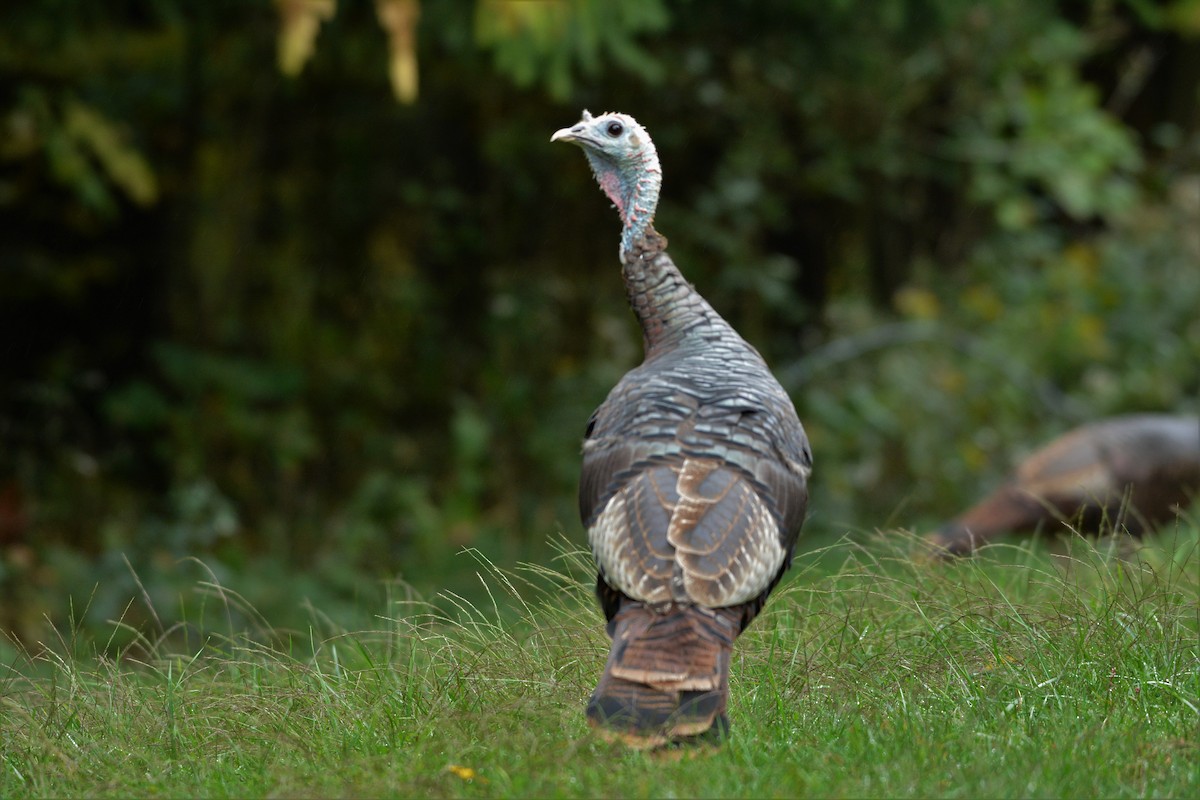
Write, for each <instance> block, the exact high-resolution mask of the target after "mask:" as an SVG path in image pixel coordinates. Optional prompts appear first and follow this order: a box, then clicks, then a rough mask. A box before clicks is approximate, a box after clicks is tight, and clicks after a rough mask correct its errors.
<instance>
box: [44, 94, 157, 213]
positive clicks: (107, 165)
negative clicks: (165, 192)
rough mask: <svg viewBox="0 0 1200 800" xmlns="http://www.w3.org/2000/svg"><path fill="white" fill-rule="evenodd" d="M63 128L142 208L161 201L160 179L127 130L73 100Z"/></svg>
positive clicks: (64, 109) (65, 111)
mask: <svg viewBox="0 0 1200 800" xmlns="http://www.w3.org/2000/svg"><path fill="white" fill-rule="evenodd" d="M63 127H64V128H65V129H66V131H67V132H68V133H69V134H70V136H71V138H72V139H74V140H75V141H77V142H80V143H82V144H83V145H85V146H86V147H87V148H88V149H90V150H91V152H92V155H93V156H95V158H96V161H97V162H98V163H99V164H100V166H101V167H102V168H103V169H104V171H105V172H106V173H107V174H108V177H109V178H110V179H111V180H112V182H113V183H115V184H116V185H117V186H119V187H121V190H122V191H124V192H125V194H126V195H127V196H128V197H129V199H130V200H132V201H133V202H135V203H137V204H138V205H139V206H150V205H153V204H154V203H155V201H157V200H158V178H157V177H155V175H154V170H152V169H151V168H150V164H149V163H148V162H147V161H146V159H145V158H143V157H142V154H141V153H139V152H138V151H137V150H136V149H134V148H133V147H132V146H130V144H129V143H128V142H127V141H126V136H125V135H124V133H123V131H122V130H121V129H120V128H119V127H118V126H117V125H115V124H114V123H113V122H111V121H110V120H109V119H108V118H107V117H105V116H104V115H103V114H101V113H100V112H99V111H97V110H96V109H94V108H92V107H91V106H89V105H87V104H86V103H81V102H79V101H77V100H72V101H69V102H68V103H66V105H65V107H64V108H63Z"/></svg>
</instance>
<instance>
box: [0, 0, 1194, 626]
mask: <svg viewBox="0 0 1200 800" xmlns="http://www.w3.org/2000/svg"><path fill="white" fill-rule="evenodd" d="M420 11H421V14H420V22H419V26H418V28H417V33H416V40H415V41H416V48H417V50H416V57H417V58H418V60H419V62H420V65H421V68H420V76H421V78H420V80H421V83H422V85H421V92H420V99H419V100H418V101H417V102H416V103H415V104H413V105H409V106H401V105H398V104H396V103H395V101H394V100H393V98H392V96H391V94H390V92H389V90H388V72H387V64H388V40H387V38H386V36H385V34H384V32H383V31H382V30H381V29H380V26H379V23H378V21H377V20H376V18H375V15H374V13H373V10H372V8H371V7H370V4H366V3H352V2H343V3H341V4H339V7H338V9H337V13H336V14H335V15H334V16H333V17H332V18H330V19H328V20H323V21H322V25H321V28H320V32H319V34H318V35H317V37H316V39H315V49H314V50H313V51H312V55H311V57H310V59H309V60H308V62H307V63H305V64H304V65H303V70H302V71H299V74H298V75H297V76H295V77H289V76H285V75H283V74H281V73H280V72H279V70H278V68H277V67H276V64H275V55H274V54H275V43H276V37H278V36H279V35H280V22H279V18H278V16H277V14H276V8H275V5H274V4H272V3H271V2H268V0H260V2H256V3H247V2H243V1H242V0H213V1H212V2H205V3H188V2H184V0H141V1H140V2H138V1H135V0H128V1H127V2H120V3H106V4H95V3H85V2H81V0H75V1H74V2H61V1H60V0H56V2H49V0H33V1H32V2H26V3H21V4H9V6H8V7H6V8H5V10H4V11H3V12H0V15H2V17H3V19H2V22H0V228H2V230H3V235H2V236H0V348H2V358H0V611H2V618H0V627H3V628H4V629H8V630H15V631H17V632H18V633H19V634H20V635H22V636H24V637H27V638H28V637H36V636H37V635H39V634H38V632H39V630H40V627H39V626H40V625H41V619H42V617H43V615H44V614H49V616H50V618H51V619H56V620H61V619H62V618H63V617H64V615H65V614H66V613H67V611H66V609H67V608H68V607H69V606H70V607H73V608H74V609H75V613H76V614H77V615H78V618H79V619H80V624H91V623H95V622H97V621H101V620H104V619H111V618H116V617H118V616H121V615H122V613H126V614H130V615H133V617H132V618H130V623H131V624H132V625H135V626H136V625H137V624H138V623H139V620H138V619H137V618H136V613H137V612H136V611H123V609H125V605H126V604H127V601H128V599H129V598H130V597H132V596H135V595H136V594H138V593H139V592H142V591H144V592H146V593H147V594H149V595H151V596H152V598H153V599H154V604H153V607H154V608H157V609H160V610H164V609H170V608H172V607H173V606H172V604H173V602H175V601H173V599H172V598H175V597H177V589H178V587H179V586H180V585H184V584H189V583H190V582H193V581H194V580H196V577H197V575H198V574H203V575H207V579H211V580H215V581H217V582H221V583H224V584H226V585H228V584H230V583H233V584H235V585H236V586H237V587H238V589H239V590H240V591H242V592H244V593H246V594H248V595H251V596H252V600H253V602H254V605H255V606H256V607H258V608H259V609H260V610H262V611H263V612H264V613H266V614H268V615H272V618H273V619H275V620H278V622H277V623H276V624H278V625H285V624H288V620H291V619H294V618H295V615H296V612H297V609H298V608H299V606H300V600H301V599H302V598H308V599H310V600H311V601H312V602H313V603H314V604H315V605H317V606H319V607H320V608H322V609H323V610H325V611H327V612H329V613H336V612H337V610H338V609H342V608H348V607H349V606H350V605H352V604H353V600H354V598H355V597H356V596H357V595H358V593H360V592H362V591H364V587H365V586H369V585H372V584H373V583H374V582H377V581H384V580H392V579H395V578H399V579H401V580H405V581H410V582H412V583H413V584H415V585H416V586H418V587H419V588H422V589H429V588H432V587H435V586H450V587H452V588H454V589H456V590H459V591H473V589H471V585H472V583H473V581H474V579H473V577H472V576H471V575H468V574H465V573H464V571H463V570H462V569H461V568H460V567H459V565H458V562H456V561H455V560H454V554H455V553H456V552H458V551H459V550H460V549H461V548H462V547H465V546H473V547H478V548H480V549H481V550H483V551H484V552H486V553H487V554H488V556H489V557H490V558H491V559H492V560H493V561H496V562H499V563H507V562H511V561H513V560H515V559H518V558H521V557H533V558H536V557H539V555H540V554H541V553H543V552H544V550H543V546H544V543H545V542H546V541H547V540H548V539H549V538H550V537H552V536H553V535H555V533H556V532H558V531H560V530H565V531H567V533H568V535H570V536H572V537H574V538H577V539H581V538H582V532H581V531H580V530H579V525H578V523H577V521H576V513H575V501H574V491H575V480H576V475H577V469H578V447H579V440H580V436H581V433H582V428H583V424H584V422H585V421H586V419H587V416H588V414H589V413H590V411H591V409H592V408H593V407H594V406H595V405H596V404H597V403H599V402H600V401H601V400H602V399H603V397H604V395H605V393H606V392H607V390H608V388H609V387H610V386H611V385H612V384H613V383H614V382H615V381H616V380H617V378H618V377H619V376H620V375H621V374H622V373H623V372H624V371H625V370H626V369H628V368H629V367H631V366H632V365H633V364H635V363H636V362H637V360H638V358H639V355H640V353H639V348H640V338H639V336H638V332H637V331H636V330H635V328H634V323H633V321H632V317H631V315H630V314H629V312H628V310H627V308H626V306H625V303H624V295H623V289H622V287H621V285H620V279H619V273H618V270H617V266H616V249H617V247H616V244H617V239H618V224H619V223H618V220H617V218H616V215H615V214H613V213H612V212H611V210H609V209H607V207H606V203H604V201H603V199H602V197H601V196H600V194H599V193H598V192H597V191H596V189H595V187H594V185H593V184H592V181H591V177H590V175H589V173H588V170H587V169H586V167H585V165H584V164H583V162H582V160H581V159H580V158H579V157H578V153H576V152H574V151H571V150H569V149H568V148H555V147H551V146H549V143H548V138H549V134H550V133H551V132H552V131H553V130H555V129H556V128H558V127H561V126H563V125H565V124H568V123H570V122H572V121H574V120H575V119H577V117H578V114H579V111H580V109H581V108H582V107H590V108H591V109H592V110H593V111H601V110H622V111H626V112H629V113H632V114H634V115H635V116H637V117H638V118H639V119H640V120H641V121H642V122H643V123H644V124H646V126H647V127H648V128H649V130H650V131H651V132H652V133H653V134H654V136H655V140H656V142H657V143H658V146H659V151H660V153H661V155H662V158H663V161H664V168H665V175H666V182H665V192H664V195H663V200H662V206H661V208H660V213H659V217H658V227H659V228H660V229H661V230H662V231H664V232H665V233H666V234H667V235H668V236H669V237H670V238H671V242H672V252H673V254H674V256H675V258H676V261H677V262H678V263H679V264H680V265H681V266H682V267H683V269H684V270H685V271H686V273H687V274H688V276H689V277H690V278H691V279H692V280H693V281H694V282H695V283H696V285H697V286H698V287H699V288H700V289H701V291H703V292H704V293H705V294H706V296H707V297H709V299H710V300H711V301H712V302H713V303H714V305H715V306H716V307H717V308H718V309H720V310H721V311H722V312H723V313H724V314H725V315H726V316H727V317H728V318H729V319H730V320H731V321H732V322H733V323H734V324H735V325H736V326H737V327H738V328H739V330H741V331H742V332H743V334H744V335H745V336H747V338H749V339H750V340H751V341H752V342H754V343H755V344H756V345H757V346H759V347H760V349H761V350H763V352H764V354H765V355H766V356H767V357H768V360H769V361H770V362H771V363H772V364H773V365H774V366H775V367H776V369H777V372H778V373H779V374H780V376H781V379H782V380H783V381H784V383H785V385H786V386H787V388H788V389H789V390H790V391H791V392H792V395H793V397H794V398H795V400H796V403H797V406H798V408H799V410H800V412H801V417H802V418H803V419H804V420H805V423H806V425H807V427H808V429H809V432H810V436H811V438H812V441H813V447H814V450H815V452H816V457H817V471H816V474H815V477H814V482H813V487H812V490H813V504H812V515H811V518H810V521H809V523H808V526H807V531H808V534H807V535H808V539H807V541H808V542H810V543H811V542H820V541H822V540H823V539H827V538H828V537H831V536H837V535H841V534H843V533H845V532H846V531H851V532H853V533H856V534H857V533H861V532H865V531H870V530H872V529H874V528H882V527H888V526H898V527H905V528H911V529H921V528H922V527H923V526H925V525H927V524H930V523H933V522H935V521H936V520H938V519H939V518H941V517H944V516H948V515H949V514H951V513H952V512H954V511H955V510H956V509H957V508H958V507H959V506H960V505H962V504H964V503H966V502H967V501H969V500H970V499H971V498H972V497H974V496H975V495H977V494H978V493H979V492H980V491H981V489H982V488H983V487H984V486H985V485H987V484H989V483H990V482H992V481H994V480H995V479H996V478H997V477H998V476H999V475H1000V474H1001V473H1002V472H1003V471H1004V470H1005V469H1006V468H1007V467H1008V466H1009V464H1010V463H1011V462H1012V460H1013V459H1014V458H1015V457H1016V456H1018V455H1019V454H1021V453H1022V452H1024V451H1027V450H1028V449H1031V448H1032V447H1033V446H1034V445H1036V444H1037V443H1039V442H1040V441H1041V440H1043V439H1044V438H1045V437H1047V436H1049V435H1051V434H1054V433H1057V432H1060V431H1062V430H1063V429H1065V428H1067V427H1069V426H1070V425H1073V424H1075V423H1078V422H1082V421H1084V420H1087V419H1091V418H1094V417H1096V416H1099V415H1103V414H1110V413H1116V412H1121V411H1129V410H1160V409H1168V410H1184V409H1190V410H1195V409H1196V408H1197V403H1196V396H1197V393H1198V392H1200V368H1198V367H1197V364H1198V363H1200V356H1198V355H1197V354H1198V353H1200V322H1198V321H1197V315H1196V309H1197V308H1200V277H1198V276H1200V271H1198V270H1197V269H1196V264H1197V263H1198V262H1200V240H1198V238H1197V236H1198V234H1197V230H1198V229H1200V224H1198V220H1200V89H1198V87H1200V38H1198V37H1200V21H1198V20H1200V2H1197V1H1196V0H1175V1H1174V2H1162V3H1153V2H1149V0H1138V1H1137V2H1134V1H1133V0H1129V2H1117V1H1116V0H1086V1H1080V2H1069V3H1068V2H1060V3H1054V2H1042V0H997V1H993V2H971V1H970V0H836V2H828V3H795V2H790V1H789V2H784V0H739V2H720V3H718V2H700V1H699V0H695V1H694V2H682V1H681V2H667V1H666V0H661V1H660V0H654V1H653V2H651V1H650V0H612V2H600V1H599V0H547V1H546V2H537V3H533V2H528V3H527V2H515V1H514V0H507V1H506V0H477V1H476V2H474V3H468V2H466V1H465V0H463V2H459V3H424V4H421V6H420ZM467 12H469V13H467ZM190 557H198V558H200V559H201V560H202V562H203V564H204V569H203V570H201V569H200V567H199V566H197V565H196V564H195V563H194V562H191V561H188V560H187V559H188V558H190ZM205 570H207V571H205ZM135 576H136V578H135ZM179 602H181V601H179ZM343 604H345V605H343ZM85 608H86V611H84V610H83V609H85Z"/></svg>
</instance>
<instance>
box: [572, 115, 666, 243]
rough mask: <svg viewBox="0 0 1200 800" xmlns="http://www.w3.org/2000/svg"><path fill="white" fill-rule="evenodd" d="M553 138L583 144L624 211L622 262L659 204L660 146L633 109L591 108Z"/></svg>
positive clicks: (601, 181) (598, 177)
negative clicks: (630, 112)
mask: <svg viewBox="0 0 1200 800" xmlns="http://www.w3.org/2000/svg"><path fill="white" fill-rule="evenodd" d="M550 141H552V142H557V141H564V142H573V143H574V144H577V145H579V146H580V147H582V148H583V154H584V155H585V156H587V160H588V163H589V164H591V165H592V172H593V173H595V175H596V181H597V182H599V184H600V188H601V189H603V190H604V193H605V194H606V195H608V198H609V199H610V200H612V201H613V205H615V206H616V207H617V211H619V212H620V214H621V221H622V222H623V223H625V229H624V231H622V233H621V263H625V254H626V253H628V252H630V251H631V250H632V249H633V246H634V244H635V243H636V242H637V241H638V240H639V239H640V238H641V237H642V236H643V235H645V233H646V229H647V228H648V227H649V226H650V223H651V222H652V221H653V220H654V211H655V209H656V208H657V207H658V193H659V190H660V189H661V188H662V170H661V169H660V168H659V166H658V151H656V150H655V149H654V142H652V141H650V135H649V134H648V133H646V129H645V128H643V127H642V126H641V125H639V124H638V123H637V120H635V119H634V118H633V117H631V116H629V115H628V114H601V115H600V116H598V117H593V116H592V115H591V114H589V113H588V112H587V111H584V112H583V119H581V120H579V122H577V123H575V124H574V125H572V126H571V127H570V128H563V129H561V130H558V131H555V133H554V135H553V136H551V137H550Z"/></svg>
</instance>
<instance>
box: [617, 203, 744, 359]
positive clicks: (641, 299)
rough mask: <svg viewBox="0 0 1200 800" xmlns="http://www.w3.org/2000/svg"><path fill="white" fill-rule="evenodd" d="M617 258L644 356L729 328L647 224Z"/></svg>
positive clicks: (662, 240)
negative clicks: (707, 333)
mask: <svg viewBox="0 0 1200 800" xmlns="http://www.w3.org/2000/svg"><path fill="white" fill-rule="evenodd" d="M626 230H627V231H628V228H626ZM621 261H622V273H623V276H624V278H625V293H626V295H627V296H628V298H629V305H630V307H631V308H632V309H633V313H634V314H635V315H636V316H637V318H638V322H640V323H641V325H642V343H643V345H644V347H645V351H646V360H647V361H650V360H653V359H654V358H656V357H658V356H659V355H661V354H663V353H665V352H668V351H670V350H674V349H676V348H678V347H680V346H682V345H683V344H684V343H685V341H686V340H687V339H688V338H689V337H695V336H698V335H700V336H702V335H703V334H704V332H705V331H711V330H712V329H713V328H729V325H728V323H726V322H725V320H723V319H722V318H721V316H720V315H719V314H717V312H716V311H714V310H713V307H712V306H710V305H709V304H708V301H706V300H705V299H704V298H703V297H701V296H700V293H699V292H697V291H696V290H695V288H694V287H693V286H692V285H691V284H690V283H688V281H687V279H686V278H684V277H683V274H682V273H681V272H680V271H679V268H678V267H676V266H675V262H674V261H672V260H671V257H670V256H669V255H668V254H667V239H666V237H664V236H663V235H662V234H660V233H658V231H656V230H654V228H653V227H651V226H650V225H649V224H646V225H645V226H644V228H643V231H642V233H641V234H640V235H639V236H638V237H637V238H636V239H635V240H634V241H633V243H632V245H631V246H630V248H629V249H628V250H626V249H624V242H622V252H621ZM729 331H730V332H732V331H733V329H732V328H729Z"/></svg>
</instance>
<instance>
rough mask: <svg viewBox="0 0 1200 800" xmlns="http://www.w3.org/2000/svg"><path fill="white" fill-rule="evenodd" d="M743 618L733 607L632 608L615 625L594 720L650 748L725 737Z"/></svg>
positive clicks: (591, 710)
mask: <svg viewBox="0 0 1200 800" xmlns="http://www.w3.org/2000/svg"><path fill="white" fill-rule="evenodd" d="M737 619H738V614H737V613H736V612H735V611H734V610H733V609H726V608H718V609H708V608H699V607H696V606H676V605H672V606H668V607H667V608H666V609H662V610H659V609H654V608H649V607H647V606H645V605H643V604H641V603H627V604H626V605H625V606H624V607H623V608H622V609H621V611H620V612H619V613H618V614H617V615H616V616H615V617H613V619H612V621H611V622H609V626H608V630H609V633H610V635H611V636H612V641H613V643H612V650H611V651H610V652H609V654H608V663H607V664H605V666H604V674H603V675H601V677H600V683H599V685H597V686H596V691H595V692H594V693H593V694H592V697H591V700H589V701H588V708H587V714H588V720H589V721H590V722H591V723H592V725H594V726H596V727H597V728H599V729H600V730H601V731H602V732H604V733H606V734H610V735H613V736H614V737H615V738H620V739H622V740H624V741H625V742H626V743H627V744H631V745H634V746H640V747H647V748H649V747H656V746H658V745H662V744H666V743H668V742H674V741H680V740H687V739H690V738H693V737H702V736H705V737H708V736H715V737H721V736H723V735H724V734H725V733H726V732H727V731H728V730H729V719H728V717H727V716H726V715H725V708H726V705H727V703H728V700H729V657H730V653H731V652H732V650H733V640H734V638H735V637H736V636H737V633H738V628H737V627H736V625H737Z"/></svg>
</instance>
